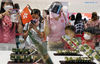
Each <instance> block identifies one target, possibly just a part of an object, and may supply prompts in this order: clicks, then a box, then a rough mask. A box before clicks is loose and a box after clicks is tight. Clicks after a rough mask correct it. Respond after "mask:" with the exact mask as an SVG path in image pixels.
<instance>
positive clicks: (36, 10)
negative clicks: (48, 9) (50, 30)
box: [31, 9, 41, 16]
mask: <svg viewBox="0 0 100 64" xmlns="http://www.w3.org/2000/svg"><path fill="white" fill-rule="evenodd" d="M32 14H37V15H39V16H41V12H40V10H39V9H33V10H32V11H31V15H32Z"/></svg>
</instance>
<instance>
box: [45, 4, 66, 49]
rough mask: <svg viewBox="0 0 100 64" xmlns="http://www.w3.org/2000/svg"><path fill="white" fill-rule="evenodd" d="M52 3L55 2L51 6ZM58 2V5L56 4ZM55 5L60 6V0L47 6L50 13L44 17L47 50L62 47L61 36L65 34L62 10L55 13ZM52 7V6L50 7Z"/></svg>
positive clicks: (64, 20)
mask: <svg viewBox="0 0 100 64" xmlns="http://www.w3.org/2000/svg"><path fill="white" fill-rule="evenodd" d="M54 4H57V5H55V6H53V5H54ZM58 4H59V5H58ZM57 6H58V7H59V6H62V4H61V3H60V2H54V3H53V4H52V5H51V6H50V7H51V8H49V11H50V15H49V17H48V18H44V19H45V25H44V32H45V34H46V36H47V41H48V43H47V47H48V50H57V49H63V48H64V43H63V42H62V36H63V35H64V34H65V29H64V28H65V25H66V19H65V17H64V13H63V12H62V10H60V12H58V13H56V11H57ZM52 7H54V8H52Z"/></svg>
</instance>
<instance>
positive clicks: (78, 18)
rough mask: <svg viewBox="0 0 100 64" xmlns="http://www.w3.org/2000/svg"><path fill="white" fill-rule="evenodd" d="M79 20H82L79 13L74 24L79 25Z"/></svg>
mask: <svg viewBox="0 0 100 64" xmlns="http://www.w3.org/2000/svg"><path fill="white" fill-rule="evenodd" d="M81 20H82V14H81V13H77V15H76V19H75V24H77V23H79V22H80V21H81Z"/></svg>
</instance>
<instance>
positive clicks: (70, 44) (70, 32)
mask: <svg viewBox="0 0 100 64" xmlns="http://www.w3.org/2000/svg"><path fill="white" fill-rule="evenodd" d="M65 33H66V35H65V36H63V39H64V42H65V47H64V48H68V49H71V50H73V49H76V47H77V46H78V45H79V41H78V40H77V39H76V38H75V27H74V26H71V25H70V26H66V27H65Z"/></svg>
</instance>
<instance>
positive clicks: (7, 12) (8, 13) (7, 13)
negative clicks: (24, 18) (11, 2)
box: [2, 10, 10, 16]
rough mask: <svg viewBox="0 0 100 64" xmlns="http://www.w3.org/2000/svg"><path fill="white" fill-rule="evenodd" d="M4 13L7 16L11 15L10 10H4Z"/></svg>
mask: <svg viewBox="0 0 100 64" xmlns="http://www.w3.org/2000/svg"><path fill="white" fill-rule="evenodd" d="M2 15H3V16H5V15H10V10H8V11H6V12H4V13H3V14H2Z"/></svg>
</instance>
